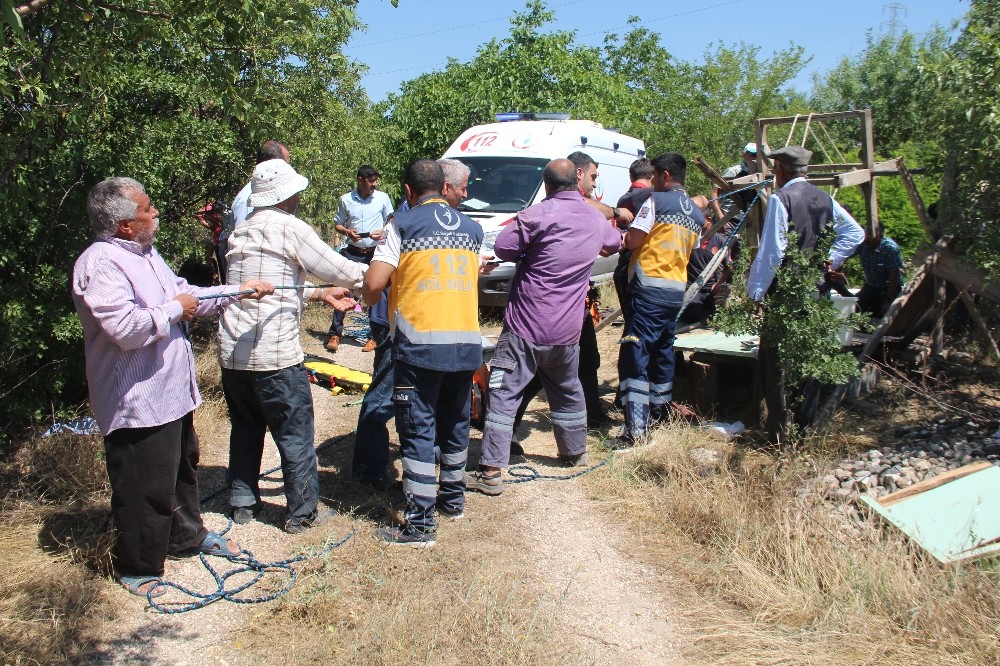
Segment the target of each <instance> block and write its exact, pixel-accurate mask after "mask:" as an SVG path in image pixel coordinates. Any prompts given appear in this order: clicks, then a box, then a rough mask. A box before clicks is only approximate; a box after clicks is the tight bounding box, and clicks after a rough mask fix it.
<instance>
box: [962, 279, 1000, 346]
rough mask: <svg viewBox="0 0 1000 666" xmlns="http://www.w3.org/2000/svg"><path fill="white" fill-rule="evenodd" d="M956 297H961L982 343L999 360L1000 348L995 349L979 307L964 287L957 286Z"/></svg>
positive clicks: (994, 341)
mask: <svg viewBox="0 0 1000 666" xmlns="http://www.w3.org/2000/svg"><path fill="white" fill-rule="evenodd" d="M958 297H959V298H960V299H962V305H964V306H965V309H966V311H968V313H969V317H970V318H971V319H972V322H973V323H974V324H975V325H976V328H977V329H979V335H980V336H982V338H983V343H984V344H985V345H986V347H987V348H988V349H989V350H990V353H992V354H993V358H995V359H997V360H1000V349H997V342H996V340H994V339H993V335H992V334H991V333H990V327H989V326H987V325H986V320H985V319H983V316H982V315H981V314H979V308H977V307H976V304H975V303H974V302H973V300H972V297H971V296H969V292H967V291H966V290H965V289H961V288H959V292H958Z"/></svg>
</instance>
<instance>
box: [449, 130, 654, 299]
mask: <svg viewBox="0 0 1000 666" xmlns="http://www.w3.org/2000/svg"><path fill="white" fill-rule="evenodd" d="M496 120H497V122H495V123H491V124H488V125H477V126H475V127H471V128H469V129H467V130H465V131H464V132H463V133H462V134H461V136H459V137H458V138H457V139H455V141H454V143H452V144H451V147H450V148H448V150H447V151H445V153H444V155H443V156H442V157H448V158H452V159H456V160H459V161H461V162H462V163H463V164H465V165H467V166H468V167H469V169H470V174H469V198H468V199H467V200H466V201H465V202H463V203H462V204H461V205H460V206H459V209H460V210H461V211H462V212H464V213H465V214H466V215H468V216H469V217H471V218H473V219H474V220H476V221H477V222H479V223H480V224H481V225H482V227H483V231H484V232H485V238H484V241H483V247H482V250H481V251H480V252H481V254H483V255H492V254H493V244H494V242H495V240H496V237H497V234H499V233H500V231H501V230H502V229H503V228H504V226H506V225H507V224H510V223H511V222H512V221H513V219H514V214H515V213H517V212H518V211H519V210H521V209H522V208H526V207H528V206H530V205H532V204H536V203H538V202H539V201H541V200H542V199H544V198H545V186H544V185H543V183H542V169H544V168H545V165H546V164H548V163H549V161H550V160H553V159H556V158H560V157H566V156H568V155H569V154H570V153H573V152H576V151H578V150H580V151H583V152H585V153H587V154H588V155H590V156H591V157H592V158H593V159H594V161H595V162H597V171H598V178H597V187H596V188H595V190H594V195H595V197H596V198H597V199H598V200H599V201H603V202H604V203H606V204H608V205H609V206H614V205H615V204H616V203H618V198H619V197H620V196H621V195H623V194H625V192H626V190H628V187H629V185H630V184H631V181H630V179H629V175H628V168H629V166H630V165H631V164H632V162H633V161H635V160H636V159H638V158H640V157H645V156H646V146H645V144H643V142H642V141H641V140H640V139H635V138H633V137H630V136H625V135H624V134H619V133H618V132H616V131H614V130H611V129H606V128H604V127H603V126H601V125H600V124H599V123H595V122H592V121H589V120H573V119H571V118H570V116H569V114H568V113H502V114H497V116H496ZM617 262H618V256H617V255H612V256H610V257H599V258H598V259H597V262H596V263H595V264H594V270H593V276H592V279H593V280H594V282H604V281H607V280H610V279H611V277H612V274H613V272H614V268H615V264H616V263H617ZM516 268H517V267H516V265H515V264H513V263H509V262H504V263H501V264H500V265H499V266H497V267H496V268H495V269H494V270H493V272H492V273H490V274H489V275H480V276H479V305H480V306H503V305H504V304H505V303H506V302H507V293H508V291H510V282H511V279H512V278H513V277H514V271H515V270H516Z"/></svg>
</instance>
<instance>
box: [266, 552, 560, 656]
mask: <svg viewBox="0 0 1000 666" xmlns="http://www.w3.org/2000/svg"><path fill="white" fill-rule="evenodd" d="M488 544H489V542H488V541H486V542H480V543H476V544H472V543H470V544H458V543H454V542H453V543H451V544H449V547H448V548H441V547H439V548H436V549H431V550H425V551H412V550H409V549H399V548H392V547H387V546H385V545H384V544H377V543H375V542H373V541H372V540H371V539H370V538H369V537H362V536H359V537H356V542H355V543H354V545H353V547H351V548H347V549H343V550H336V551H333V552H332V553H330V554H328V555H326V556H324V557H323V558H322V559H321V560H319V561H314V562H313V563H312V564H311V565H310V567H309V569H307V570H306V572H305V574H306V575H304V576H303V578H300V582H299V584H298V585H297V586H296V588H295V589H294V590H293V592H292V593H291V594H290V595H289V597H288V598H287V599H286V600H285V601H284V602H283V603H282V604H281V605H280V606H279V607H278V608H277V609H276V610H274V612H272V613H269V614H268V615H267V616H266V617H264V618H261V621H260V631H259V632H257V633H256V634H255V638H254V642H253V645H252V646H251V647H252V649H254V650H256V651H259V652H260V653H261V654H262V655H263V654H266V653H267V651H268V649H269V648H271V649H273V644H275V643H280V644H282V645H285V646H289V647H288V649H289V650H290V651H291V652H289V654H287V655H286V658H287V660H288V661H289V662H294V663H338V664H456V665H457V664H540V663H555V662H557V661H558V662H560V663H562V664H565V663H568V661H567V659H566V658H565V655H563V656H559V655H556V654H554V653H553V652H554V649H553V645H554V643H553V637H552V635H551V633H552V629H553V627H554V626H556V624H557V623H556V622H555V617H556V615H555V614H556V612H557V610H558V599H556V598H553V597H547V596H545V595H544V594H543V593H541V592H540V590H539V585H538V584H537V583H536V582H535V581H533V580H531V579H529V578H527V577H526V576H525V574H524V573H523V572H519V571H517V570H516V569H514V568H513V567H512V566H511V565H510V564H509V563H506V562H504V561H497V560H495V559H493V558H491V557H490V556H489V547H488ZM477 547H478V549H477ZM569 661H571V660H569Z"/></svg>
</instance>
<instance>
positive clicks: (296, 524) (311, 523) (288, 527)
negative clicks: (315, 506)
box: [285, 509, 337, 534]
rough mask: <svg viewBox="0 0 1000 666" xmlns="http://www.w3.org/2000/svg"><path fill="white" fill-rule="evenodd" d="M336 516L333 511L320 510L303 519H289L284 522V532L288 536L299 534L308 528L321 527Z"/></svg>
mask: <svg viewBox="0 0 1000 666" xmlns="http://www.w3.org/2000/svg"><path fill="white" fill-rule="evenodd" d="M336 515H337V512H336V511H334V510H333V509H320V510H318V511H313V512H312V513H311V514H309V515H308V516H306V517H305V518H289V519H288V520H286V521H285V531H286V532H288V533H289V534H301V533H302V532H305V531H306V530H307V529H309V528H310V527H315V526H317V525H322V524H323V523H325V522H327V521H328V520H330V519H331V518H333V517H334V516H336Z"/></svg>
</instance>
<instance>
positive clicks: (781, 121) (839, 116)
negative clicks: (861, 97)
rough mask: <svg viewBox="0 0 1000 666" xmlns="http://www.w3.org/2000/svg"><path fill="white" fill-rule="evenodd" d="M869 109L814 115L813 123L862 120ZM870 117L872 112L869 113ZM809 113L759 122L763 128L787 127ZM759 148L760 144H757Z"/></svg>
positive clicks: (763, 119) (764, 119)
mask: <svg viewBox="0 0 1000 666" xmlns="http://www.w3.org/2000/svg"><path fill="white" fill-rule="evenodd" d="M865 111H867V109H865V110H862V111H834V112H833V113H814V114H813V115H812V122H816V121H819V120H848V119H858V118H860V117H861V116H862V115H863V114H864V112H865ZM869 115H870V112H869ZM808 117H809V114H808V113H800V114H799V115H798V116H784V117H781V118H760V119H758V120H757V122H758V123H761V124H762V125H763V126H767V125H787V124H789V123H793V122H795V119H796V118H798V119H799V120H804V119H805V118H808ZM757 145H758V146H759V145H760V144H757Z"/></svg>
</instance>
